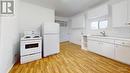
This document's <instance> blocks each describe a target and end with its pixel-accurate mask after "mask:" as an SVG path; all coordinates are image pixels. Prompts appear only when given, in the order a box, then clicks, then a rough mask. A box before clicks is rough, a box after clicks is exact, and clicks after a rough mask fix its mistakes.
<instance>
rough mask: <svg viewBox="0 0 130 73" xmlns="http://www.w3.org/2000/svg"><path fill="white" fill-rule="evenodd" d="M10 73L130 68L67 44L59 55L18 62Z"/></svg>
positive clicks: (124, 72) (129, 72)
mask: <svg viewBox="0 0 130 73" xmlns="http://www.w3.org/2000/svg"><path fill="white" fill-rule="evenodd" d="M9 73H130V66H128V65H125V64H122V63H119V62H116V61H113V60H111V59H108V58H105V57H102V56H99V55H97V54H94V53H91V52H87V51H84V50H81V49H80V46H78V45H75V44H72V43H69V42H66V43H62V44H61V52H60V53H59V54H57V55H53V56H49V57H47V58H43V59H41V60H38V61H34V62H30V63H26V64H23V65H20V63H19V62H18V63H16V64H15V65H14V66H13V68H12V69H11V71H10V72H9Z"/></svg>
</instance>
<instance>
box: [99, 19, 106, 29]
mask: <svg viewBox="0 0 130 73" xmlns="http://www.w3.org/2000/svg"><path fill="white" fill-rule="evenodd" d="M107 26H108V21H107V20H103V21H100V22H99V28H100V29H105V28H107Z"/></svg>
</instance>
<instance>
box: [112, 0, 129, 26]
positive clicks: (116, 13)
mask: <svg viewBox="0 0 130 73" xmlns="http://www.w3.org/2000/svg"><path fill="white" fill-rule="evenodd" d="M127 20H128V4H127V0H122V1H120V2H118V3H115V4H113V5H112V27H124V26H127V25H128V21H127Z"/></svg>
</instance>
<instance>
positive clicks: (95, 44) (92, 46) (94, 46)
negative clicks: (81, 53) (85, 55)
mask: <svg viewBox="0 0 130 73" xmlns="http://www.w3.org/2000/svg"><path fill="white" fill-rule="evenodd" d="M87 45H88V50H89V51H91V52H94V53H98V54H100V52H101V46H100V42H99V41H95V40H88V44H87Z"/></svg>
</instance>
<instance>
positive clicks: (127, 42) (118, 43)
mask: <svg viewBox="0 0 130 73" xmlns="http://www.w3.org/2000/svg"><path fill="white" fill-rule="evenodd" d="M115 44H117V45H123V46H130V41H123V40H115Z"/></svg>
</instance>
